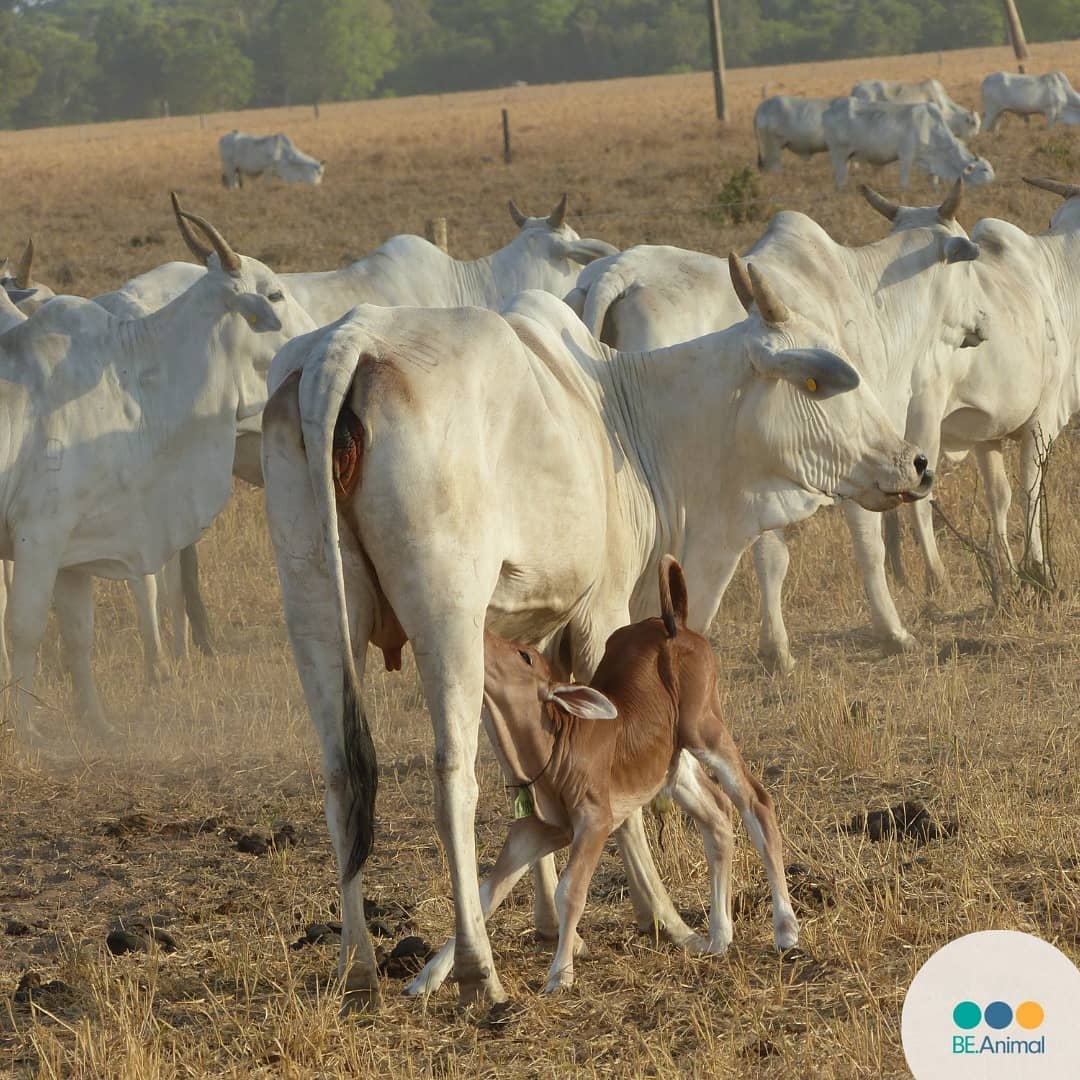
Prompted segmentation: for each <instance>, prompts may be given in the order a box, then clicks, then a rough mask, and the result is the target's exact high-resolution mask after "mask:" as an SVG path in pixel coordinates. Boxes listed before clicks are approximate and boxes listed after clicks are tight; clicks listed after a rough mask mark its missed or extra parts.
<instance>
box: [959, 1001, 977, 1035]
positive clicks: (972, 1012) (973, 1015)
mask: <svg viewBox="0 0 1080 1080" xmlns="http://www.w3.org/2000/svg"><path fill="white" fill-rule="evenodd" d="M952 1018H953V1023H954V1024H955V1025H956V1026H957V1027H958V1028H963V1029H964V1030H965V1031H970V1030H971V1029H972V1028H976V1027H978V1026H979V1021H980V1020H981V1019H982V1009H980V1008H979V1006H978V1005H976V1004H975V1002H974V1001H961V1002H960V1004H959V1005H957V1006H956V1008H955V1009H953V1011H952Z"/></svg>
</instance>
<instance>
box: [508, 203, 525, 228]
mask: <svg viewBox="0 0 1080 1080" xmlns="http://www.w3.org/2000/svg"><path fill="white" fill-rule="evenodd" d="M508 205H509V207H510V216H511V217H512V218H513V219H514V224H515V225H516V226H517V227H518V228H519V229H520V228H521V227H522V225H524V224H525V222H526V221H528V220H529V218H528V215H527V214H523V213H522V212H521V211H520V210H519V209H518V208H517V203H516V202H514V200H513V199H511V200H510V202H509V203H508Z"/></svg>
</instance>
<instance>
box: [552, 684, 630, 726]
mask: <svg viewBox="0 0 1080 1080" xmlns="http://www.w3.org/2000/svg"><path fill="white" fill-rule="evenodd" d="M547 700H548V701H550V702H551V703H552V704H553V705H555V706H556V707H557V708H559V709H562V711H563V712H565V713H569V714H570V715H571V716H578V717H580V718H581V719H582V720H614V719H615V718H616V717H617V716H618V715H619V710H618V709H616V708H615V705H614V703H613V702H612V701H611V699H610V698H608V697H605V696H604V695H603V694H601V693H600V691H599V690H594V689H593V688H592V687H591V686H585V685H583V684H579V683H557V684H556V685H555V686H553V687H552V688H551V689H550V690H549V691H548V696H547Z"/></svg>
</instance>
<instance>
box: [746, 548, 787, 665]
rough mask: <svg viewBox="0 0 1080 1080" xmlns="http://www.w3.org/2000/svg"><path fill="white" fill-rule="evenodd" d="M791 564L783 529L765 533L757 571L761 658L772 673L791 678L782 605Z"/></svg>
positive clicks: (756, 561)
mask: <svg viewBox="0 0 1080 1080" xmlns="http://www.w3.org/2000/svg"><path fill="white" fill-rule="evenodd" d="M790 561H791V556H790V555H789V554H788V548H787V543H786V542H785V541H784V534H783V533H782V532H781V531H780V530H779V529H776V530H774V531H772V532H767V533H762V534H761V536H759V537H758V538H757V540H756V541H755V542H754V569H755V570H756V571H757V579H758V587H759V589H760V590H761V631H760V634H759V637H758V656H760V657H761V659H762V660H763V661H764V663H765V666H766V667H767V668H768V669H769V670H770V671H777V672H779V673H780V674H782V675H789V674H790V673H791V672H792V671H793V670H794V668H795V659H794V657H792V655H791V648H790V646H789V644H788V634H787V627H786V626H785V625H784V613H783V610H782V609H781V604H780V601H781V595H782V591H783V587H784V578H785V577H786V576H787V572H788V564H789V562H790Z"/></svg>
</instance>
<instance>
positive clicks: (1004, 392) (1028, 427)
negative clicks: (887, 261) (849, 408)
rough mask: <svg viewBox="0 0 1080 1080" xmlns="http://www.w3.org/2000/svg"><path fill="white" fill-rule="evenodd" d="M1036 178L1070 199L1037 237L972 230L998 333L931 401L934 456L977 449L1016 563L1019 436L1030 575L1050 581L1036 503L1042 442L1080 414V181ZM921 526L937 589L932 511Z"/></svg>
mask: <svg viewBox="0 0 1080 1080" xmlns="http://www.w3.org/2000/svg"><path fill="white" fill-rule="evenodd" d="M1025 179H1027V178H1025ZM1027 182H1028V183H1029V184H1032V185H1034V186H1035V187H1039V188H1043V189H1045V190H1047V191H1051V192H1053V193H1054V194H1057V195H1060V196H1062V198H1064V199H1065V200H1066V201H1065V203H1064V205H1063V206H1062V207H1061V208H1060V209H1059V210H1058V212H1057V213H1056V214H1055V215H1054V217H1053V220H1052V221H1051V222H1050V229H1049V231H1048V232H1045V233H1042V234H1041V235H1037V236H1030V235H1028V234H1027V233H1026V232H1024V231H1023V230H1022V229H1019V228H1017V227H1016V226H1015V225H1012V224H1010V223H1009V222H1006V221H999V220H997V219H994V218H985V219H983V220H982V221H980V222H979V223H978V225H977V226H976V227H975V229H974V230H972V238H973V239H974V240H975V241H977V242H978V244H979V247H980V249H981V255H980V257H979V260H978V262H977V263H975V264H974V266H973V272H974V273H975V274H976V277H977V279H978V282H979V287H980V289H981V291H982V292H983V294H984V295H985V296H986V298H987V302H988V304H989V309H990V310H991V311H992V313H993V332H992V334H991V335H990V337H989V340H988V341H987V342H986V344H985V345H983V346H982V347H981V348H979V349H978V350H976V357H975V358H974V359H973V362H972V363H971V365H970V366H969V368H968V369H967V371H966V372H965V374H964V377H963V378H962V379H960V380H958V381H956V382H954V383H953V384H952V385H951V386H950V387H948V388H944V387H941V386H940V379H938V385H935V383H934V382H930V383H929V384H928V387H927V392H925V393H924V398H925V399H926V402H927V405H933V406H934V411H935V414H936V416H937V417H938V419H937V426H938V430H939V433H938V434H937V436H936V437H935V436H934V435H932V434H929V445H928V449H927V452H928V453H929V454H930V455H931V457H934V456H936V454H937V452H938V447H939V446H940V451H941V453H943V454H949V455H951V456H953V457H959V456H963V455H964V454H966V453H967V452H969V451H972V452H973V453H974V456H975V460H976V463H977V465H978V467H979V471H980V474H981V476H982V479H983V493H984V496H985V498H986V502H987V508H988V511H989V514H990V522H991V526H992V530H993V534H994V537H995V540H996V553H997V555H998V556H999V557H1001V558H1002V559H1003V560H1005V561H1006V563H1007V564H1008V565H1009V566H1015V565H1016V562H1015V560H1014V557H1013V554H1012V552H1011V550H1010V546H1009V540H1008V532H1007V525H1008V512H1009V506H1010V503H1011V501H1012V487H1011V484H1010V482H1009V479H1008V475H1007V473H1006V470H1005V463H1004V456H1003V447H1004V443H1005V442H1007V441H1010V440H1011V441H1016V442H1019V444H1020V493H1021V504H1022V507H1023V511H1024V520H1025V535H1027V536H1030V541H1029V545H1030V546H1029V549H1028V551H1027V557H1028V561H1029V565H1028V567H1027V570H1028V571H1029V572H1030V573H1031V575H1032V576H1033V577H1034V578H1035V579H1036V580H1038V579H1040V578H1044V577H1045V565H1044V552H1043V537H1042V533H1041V530H1040V528H1039V521H1038V517H1037V515H1036V509H1037V507H1036V504H1035V500H1034V499H1033V498H1032V495H1033V494H1034V493H1035V492H1036V488H1037V485H1038V481H1039V446H1040V442H1043V441H1046V440H1050V439H1053V438H1055V437H1056V436H1057V435H1058V434H1059V433H1060V432H1061V430H1062V429H1063V428H1064V426H1065V424H1066V423H1067V422H1068V420H1069V418H1070V417H1072V416H1074V415H1075V414H1076V413H1077V412H1080V307H1078V306H1077V303H1076V296H1077V290H1078V283H1080V185H1076V184H1062V183H1060V182H1058V181H1055V180H1046V179H1027ZM945 389H947V390H948V392H947V393H944V392H943V390H945ZM931 419H933V417H931ZM927 427H928V432H929V427H930V425H927ZM928 509H929V508H928ZM913 525H914V527H915V535H916V539H917V541H918V543H919V546H920V548H921V550H922V553H923V556H924V559H925V560H926V566H927V575H928V583H929V584H930V585H931V586H934V585H936V584H939V583H940V582H941V581H942V580H943V578H944V567H943V566H942V563H941V557H940V555H939V554H938V551H937V546H936V542H935V540H934V532H933V523H932V520H931V514H930V513H929V512H927V513H923V514H917V515H915V517H914V521H913Z"/></svg>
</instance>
